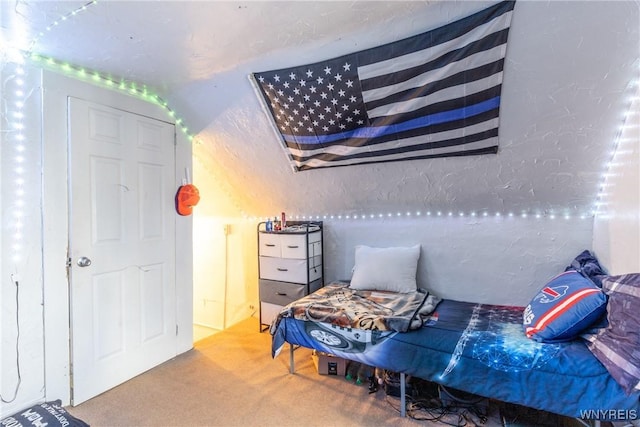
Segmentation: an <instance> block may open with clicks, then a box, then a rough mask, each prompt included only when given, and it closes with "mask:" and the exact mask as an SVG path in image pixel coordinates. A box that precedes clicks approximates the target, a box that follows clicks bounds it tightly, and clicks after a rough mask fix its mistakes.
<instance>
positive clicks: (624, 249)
mask: <svg viewBox="0 0 640 427" xmlns="http://www.w3.org/2000/svg"><path fill="white" fill-rule="evenodd" d="M636 87H637V89H636V94H635V97H634V98H633V102H632V104H631V106H630V107H629V114H628V115H627V117H626V120H625V123H624V127H623V129H622V131H621V133H620V139H619V143H618V145H617V149H616V152H615V154H614V156H613V159H612V162H611V166H610V169H609V173H608V174H607V177H606V181H605V182H604V187H603V191H602V200H601V201H600V202H601V204H600V207H599V209H598V213H597V215H596V219H595V221H594V234H593V248H594V252H595V253H596V256H597V257H598V259H599V260H600V261H601V262H602V264H603V266H604V267H605V268H607V270H608V273H609V274H611V275H617V274H625V273H638V272H640V87H638V85H636Z"/></svg>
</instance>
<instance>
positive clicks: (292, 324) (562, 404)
mask: <svg viewBox="0 0 640 427" xmlns="http://www.w3.org/2000/svg"><path fill="white" fill-rule="evenodd" d="M562 277H565V279H564V280H566V275H563V276H562ZM633 280H636V282H637V283H638V284H640V281H638V280H637V278H634V279H633ZM553 283H556V282H553ZM548 285H549V284H548ZM551 287H552V286H546V287H545V289H550V288H551ZM325 288H327V289H324V288H322V289H321V290H320V291H322V292H320V291H319V292H320V294H319V295H313V294H312V295H310V296H308V297H306V299H303V300H301V301H297V302H294V303H292V304H291V305H290V306H288V307H285V308H284V309H283V310H282V311H281V312H280V314H279V315H278V316H277V318H276V319H275V320H274V322H273V323H272V325H271V328H270V332H271V334H272V356H273V357H276V356H277V355H278V353H279V352H280V350H281V349H282V348H283V346H284V345H285V343H289V344H290V348H291V356H290V357H291V360H290V364H291V372H294V366H293V348H294V346H302V347H307V348H310V349H315V350H318V351H323V352H327V353H330V354H334V355H336V356H339V357H342V358H345V359H348V360H354V361H358V362H361V363H365V364H367V365H370V366H375V367H378V368H381V369H385V370H390V371H393V372H398V373H401V374H403V375H402V379H403V382H402V385H401V387H403V385H404V375H411V376H415V377H418V378H421V379H424V380H427V381H433V382H435V383H439V384H442V385H444V386H448V387H452V388H454V389H457V390H461V391H464V392H468V393H473V394H476V395H479V396H484V397H487V398H490V399H495V400H499V401H503V402H509V403H514V404H519V405H523V406H527V407H531V408H535V409H538V410H544V411H548V412H552V413H555V414H560V415H564V416H569V417H575V418H579V419H590V420H618V419H627V420H628V419H636V418H637V417H638V416H639V415H640V390H639V389H638V385H637V384H635V387H636V388H633V387H628V384H624V383H623V385H621V383H620V378H614V376H612V373H611V369H610V367H609V366H605V364H603V363H602V362H601V361H600V359H599V358H598V357H596V355H595V354H594V351H593V350H594V348H592V346H593V343H594V342H596V341H597V340H595V341H594V338H593V337H597V336H599V335H598V333H596V332H593V333H592V334H589V333H587V332H585V331H584V330H583V331H582V332H584V334H583V336H584V337H588V336H591V341H589V340H588V339H582V338H577V339H569V340H567V339H562V340H559V341H558V342H553V340H551V342H539V341H536V340H534V339H532V338H530V337H527V335H526V334H525V333H524V332H523V315H524V312H525V307H516V306H504V305H491V304H477V303H471V302H463V301H455V300H449V299H444V300H440V299H438V298H437V297H434V296H432V295H431V296H430V295H429V293H428V292H425V291H420V290H418V291H419V292H422V294H421V295H422V296H421V298H423V301H422V302H421V303H420V302H418V303H417V304H414V305H413V306H411V307H409V308H408V310H405V311H407V313H404V314H402V315H401V316H396V315H395V314H394V313H392V312H391V311H389V309H387V308H385V307H383V308H382V309H381V311H382V312H383V313H385V315H384V318H383V319H382V320H377V321H372V320H371V318H369V317H367V316H364V317H365V318H364V320H363V319H362V318H361V317H362V316H361V315H362V311H363V310H362V309H361V308H359V306H358V305H357V304H356V305H354V304H352V303H351V302H350V300H349V298H347V297H343V298H342V301H341V304H342V306H338V307H333V308H327V307H322V308H321V309H320V311H319V312H317V313H315V314H313V313H311V314H310V310H309V307H311V306H316V305H318V303H319V300H325V299H327V298H333V299H334V300H336V299H340V298H336V296H335V293H341V292H343V291H344V290H349V291H350V292H352V291H351V290H350V288H349V287H348V283H346V282H336V283H332V284H329V285H327V286H325ZM553 288H554V289H559V288H560V287H558V286H555V287H553ZM341 289H342V290H341ZM353 292H355V293H356V294H358V295H360V296H361V294H362V291H358V290H354V291H353ZM385 293H386V292H385V291H381V292H377V291H374V292H373V294H374V296H379V295H380V294H385ZM327 294H328V295H330V297H327ZM610 296H611V295H610ZM429 298H431V300H430V299H429ZM418 299H419V298H418ZM373 304H374V305H377V304H378V303H377V302H374V303H373ZM610 304H611V301H610ZM344 306H355V308H353V307H351V308H352V311H353V312H354V313H355V315H356V317H357V316H360V317H359V318H358V319H357V320H355V321H353V320H352V322H351V323H349V322H346V321H345V320H344V317H345V315H344V313H343V311H344V310H343V307H344ZM529 308H530V307H529ZM636 309H637V306H636V308H635V309H633V310H636ZM412 310H413V312H411V311H412ZM329 312H336V313H339V315H336V316H328V315H327V313H329ZM635 312H637V311H635ZM318 313H320V315H318ZM403 317H404V320H402V318H403ZM633 317H636V316H635V315H634V316H633ZM352 318H353V316H352ZM398 318H400V319H401V320H400V321H399V320H398ZM416 320H417V321H418V322H419V323H418V325H417V326H415V325H416ZM375 322H378V324H376V325H373V323H375ZM386 323H389V325H386ZM381 324H383V325H382V327H381ZM388 326H389V327H388ZM581 328H582V329H584V325H582V326H581ZM594 331H595V330H594ZM601 334H602V331H601V332H600V335H601ZM634 345H637V344H634ZM636 349H637V347H636ZM636 357H637V354H636ZM625 366H626V365H625ZM625 385H626V387H625ZM402 397H403V399H404V393H402Z"/></svg>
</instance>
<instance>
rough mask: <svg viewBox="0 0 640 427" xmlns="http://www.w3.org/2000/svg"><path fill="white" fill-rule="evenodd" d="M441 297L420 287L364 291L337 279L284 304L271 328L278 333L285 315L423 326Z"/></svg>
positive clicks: (386, 327) (368, 325)
mask: <svg viewBox="0 0 640 427" xmlns="http://www.w3.org/2000/svg"><path fill="white" fill-rule="evenodd" d="M440 301H441V299H440V298H438V297H437V296H435V295H432V294H430V293H428V292H425V291H423V290H421V289H419V290H418V291H416V292H411V293H406V294H401V293H396V292H382V291H361V290H355V289H351V288H349V287H348V284H347V283H344V282H334V283H331V284H329V285H326V286H324V287H322V288H320V289H319V290H317V291H316V292H314V293H312V294H309V295H307V296H305V297H302V298H301V299H299V300H297V301H294V302H292V303H290V304H289V305H287V306H285V307H283V308H282V310H281V311H280V313H279V314H278V316H277V318H276V319H275V320H274V321H273V323H272V324H271V328H270V332H271V334H272V335H273V334H274V333H275V331H276V330H277V328H278V323H280V319H282V318H283V317H293V318H295V319H299V320H304V321H313V322H323V323H328V324H332V325H336V326H340V327H345V328H353V329H364V330H376V331H395V332H407V331H409V330H413V329H418V328H420V327H421V326H422V324H423V323H424V321H425V320H426V319H427V318H428V317H429V315H430V314H431V313H432V312H433V311H434V310H435V308H436V306H437V305H438V303H439V302H440Z"/></svg>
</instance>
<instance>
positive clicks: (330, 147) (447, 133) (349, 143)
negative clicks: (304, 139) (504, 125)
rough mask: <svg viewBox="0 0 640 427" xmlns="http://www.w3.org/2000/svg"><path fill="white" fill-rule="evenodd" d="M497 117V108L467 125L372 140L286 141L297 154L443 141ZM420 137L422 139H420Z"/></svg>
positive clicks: (491, 124) (486, 126)
mask: <svg viewBox="0 0 640 427" xmlns="http://www.w3.org/2000/svg"><path fill="white" fill-rule="evenodd" d="M497 119H498V109H493V110H489V111H487V112H485V113H482V114H478V115H477V116H474V117H472V118H470V119H463V121H464V123H465V124H466V125H467V126H466V127H462V126H460V124H459V121H456V122H446V123H440V124H435V125H432V126H428V127H426V128H423V129H418V130H410V131H406V132H403V133H402V134H399V135H386V136H382V137H379V138H376V139H374V140H371V139H366V138H351V139H348V140H344V141H340V143H339V144H338V143H331V144H318V145H315V146H313V147H311V148H308V147H307V146H300V145H297V144H295V143H288V144H287V147H288V148H289V149H290V150H291V152H292V153H294V154H296V155H298V156H304V155H305V154H304V153H308V154H314V153H317V152H322V151H323V150H324V151H329V152H333V151H334V150H335V152H339V150H341V149H343V148H341V147H345V148H344V149H348V147H353V148H364V149H367V150H373V149H375V146H376V145H379V144H385V143H388V142H391V143H394V144H402V143H405V142H404V141H405V140H407V141H406V143H407V144H412V143H416V142H420V141H421V140H422V141H443V140H445V139H449V138H458V137H460V136H462V135H465V134H471V133H476V132H478V131H481V130H487V129H491V128H497V127H498V120H497ZM421 137H422V139H420V138H421Z"/></svg>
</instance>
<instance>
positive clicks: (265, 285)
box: [260, 279, 307, 305]
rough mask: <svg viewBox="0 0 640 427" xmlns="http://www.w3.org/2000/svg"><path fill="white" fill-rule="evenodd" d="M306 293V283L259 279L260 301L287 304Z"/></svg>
mask: <svg viewBox="0 0 640 427" xmlns="http://www.w3.org/2000/svg"><path fill="white" fill-rule="evenodd" d="M306 294H307V285H298V284H296V283H288V282H276V281H273V280H264V279H260V301H264V302H269V303H272V304H280V305H287V304H289V303H290V302H292V301H295V300H297V299H300V298H302V297H303V296H305V295H306Z"/></svg>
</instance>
